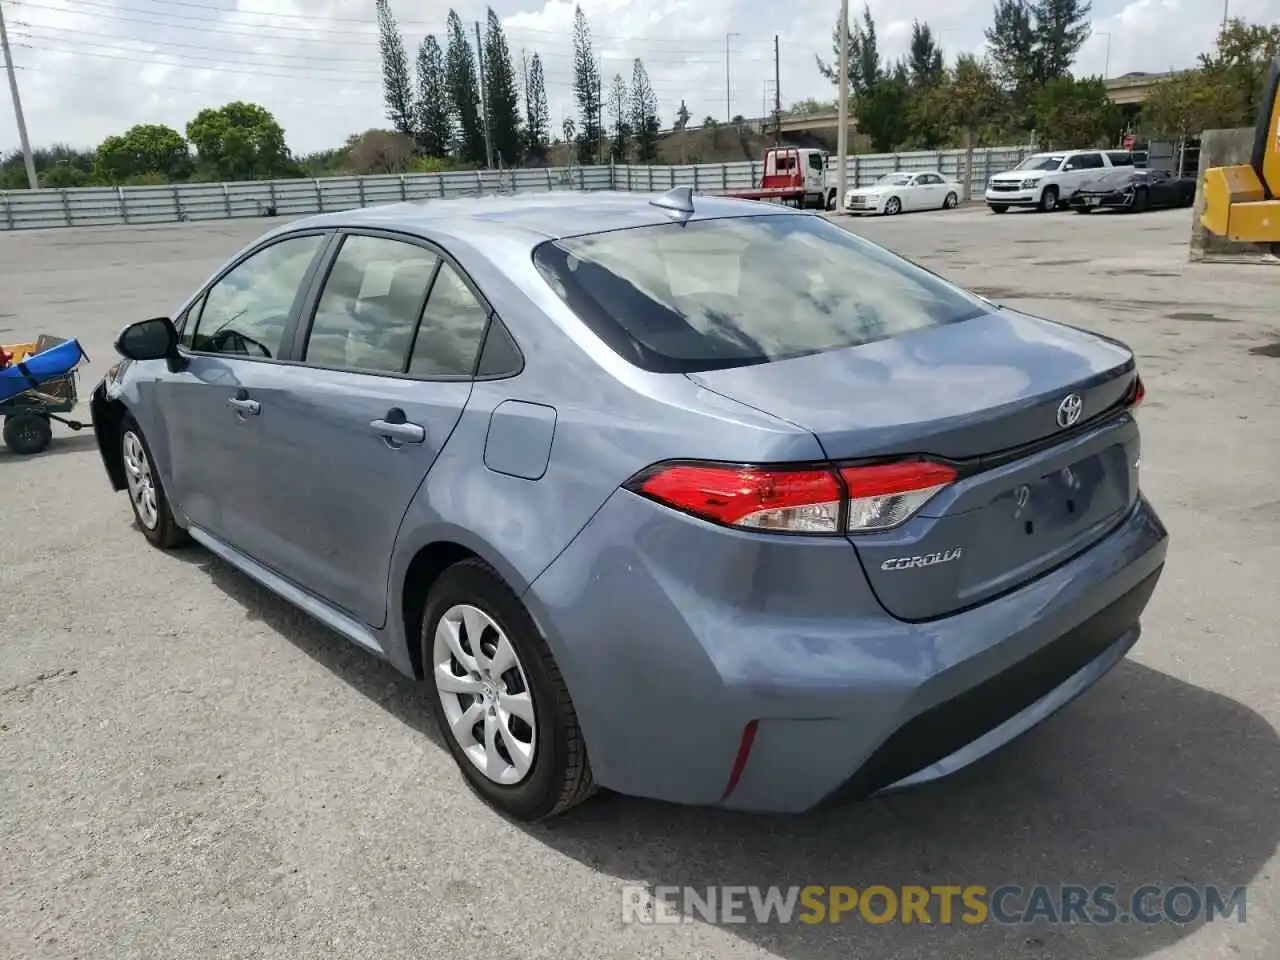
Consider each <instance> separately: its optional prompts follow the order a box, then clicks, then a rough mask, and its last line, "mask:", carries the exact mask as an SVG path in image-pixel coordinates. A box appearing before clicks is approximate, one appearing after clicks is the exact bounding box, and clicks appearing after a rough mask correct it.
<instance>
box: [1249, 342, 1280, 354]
mask: <svg viewBox="0 0 1280 960" xmlns="http://www.w3.org/2000/svg"><path fill="white" fill-rule="evenodd" d="M1249 352H1250V353H1251V354H1253V355H1254V356H1255V357H1280V340H1277V341H1276V342H1275V343H1264V344H1263V345H1262V346H1260V347H1252V348H1250V350H1249Z"/></svg>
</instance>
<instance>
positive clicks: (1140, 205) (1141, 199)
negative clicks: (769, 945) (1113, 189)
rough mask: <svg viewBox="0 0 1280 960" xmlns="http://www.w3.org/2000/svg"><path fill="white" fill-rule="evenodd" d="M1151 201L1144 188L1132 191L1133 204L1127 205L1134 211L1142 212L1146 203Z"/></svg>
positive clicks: (1145, 207)
mask: <svg viewBox="0 0 1280 960" xmlns="http://www.w3.org/2000/svg"><path fill="white" fill-rule="evenodd" d="M1150 202H1151V198H1150V197H1149V196H1148V195H1147V191H1145V190H1141V189H1139V190H1135V191H1134V192H1133V205H1132V206H1131V207H1129V209H1130V210H1132V211H1133V212H1134V213H1142V212H1143V211H1144V210H1146V209H1147V205H1148V204H1149V203H1150Z"/></svg>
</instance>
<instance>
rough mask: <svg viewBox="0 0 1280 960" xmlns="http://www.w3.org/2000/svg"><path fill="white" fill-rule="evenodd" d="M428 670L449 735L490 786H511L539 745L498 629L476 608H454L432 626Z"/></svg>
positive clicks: (520, 676) (523, 685) (522, 683)
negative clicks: (429, 670)
mask: <svg viewBox="0 0 1280 960" xmlns="http://www.w3.org/2000/svg"><path fill="white" fill-rule="evenodd" d="M432 671H433V673H434V679H435V686H436V691H437V693H438V694H439V697H440V704H441V706H442V707H443V708H444V715H445V720H446V721H447V724H448V727H449V734H450V736H452V737H453V738H454V739H455V740H456V741H457V743H458V746H459V747H461V748H462V752H463V753H464V754H465V755H466V757H467V759H468V760H470V761H471V763H472V764H473V765H474V766H475V768H476V769H477V770H479V771H480V772H481V773H482V774H484V776H485V777H486V778H488V779H489V780H491V781H493V782H494V783H498V784H502V785H504V786H512V785H514V784H517V783H519V782H520V781H522V780H523V779H524V778H525V777H526V776H528V774H529V770H530V769H531V768H532V766H533V760H534V754H535V751H536V749H537V745H538V730H537V719H536V717H535V714H534V708H533V696H532V692H531V690H530V687H529V682H528V678H527V677H526V675H525V671H524V666H523V665H522V664H521V663H520V658H519V656H518V655H517V654H516V651H515V648H514V647H513V646H512V645H511V641H510V640H509V639H508V638H507V635H506V633H504V632H503V630H502V628H501V627H499V626H498V624H497V623H496V622H495V621H494V619H493V618H492V617H490V616H489V615H488V614H487V613H485V612H484V611H483V610H481V609H480V608H479V607H475V606H472V605H471V604H456V605H454V606H452V607H450V608H449V609H448V610H446V611H445V612H444V614H443V616H441V617H440V619H439V621H438V622H437V623H436V629H435V635H434V637H433V639H432Z"/></svg>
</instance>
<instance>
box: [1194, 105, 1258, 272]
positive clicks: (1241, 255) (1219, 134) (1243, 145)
mask: <svg viewBox="0 0 1280 960" xmlns="http://www.w3.org/2000/svg"><path fill="white" fill-rule="evenodd" d="M1252 154H1253V127H1245V128H1242V129H1238V130H1206V131H1205V132H1204V135H1203V137H1202V138H1201V140H1200V173H1201V176H1200V182H1199V183H1198V184H1197V185H1196V205H1195V208H1194V210H1193V212H1192V219H1191V251H1190V258H1191V260H1193V261H1218V262H1231V261H1237V262H1248V263H1256V262H1259V261H1262V262H1268V261H1270V262H1274V263H1280V259H1277V258H1275V257H1273V256H1272V255H1271V252H1270V251H1269V250H1268V249H1267V248H1266V247H1262V246H1259V245H1258V244H1256V243H1237V242H1236V241H1234V240H1228V239H1226V238H1225V237H1217V236H1214V235H1213V234H1212V233H1210V232H1209V231H1208V230H1206V229H1205V228H1204V224H1202V223H1201V222H1200V215H1201V214H1203V213H1204V171H1205V170H1208V169H1209V168H1210V167H1232V166H1235V165H1237V164H1241V163H1249V162H1250V158H1251V156H1252Z"/></svg>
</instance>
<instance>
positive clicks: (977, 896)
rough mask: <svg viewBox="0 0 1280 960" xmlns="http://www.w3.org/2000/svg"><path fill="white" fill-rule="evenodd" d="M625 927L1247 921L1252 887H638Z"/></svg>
mask: <svg viewBox="0 0 1280 960" xmlns="http://www.w3.org/2000/svg"><path fill="white" fill-rule="evenodd" d="M622 897H623V902H622V922H623V923H641V924H654V923H694V922H701V923H713V924H734V923H755V924H771V923H780V924H787V923H807V924H816V923H846V922H862V923H871V924H885V923H904V924H911V923H914V924H929V925H934V924H937V925H949V924H969V925H976V924H984V923H996V924H1001V925H1018V924H1031V923H1048V924H1101V925H1108V924H1117V923H1118V924H1145V925H1151V924H1157V923H1177V924H1187V923H1196V922H1200V921H1207V922H1213V921H1216V920H1232V919H1233V920H1235V921H1236V922H1237V923H1244V922H1245V888H1244V887H1216V886H1202V887H1195V886H1190V885H1187V884H1180V885H1177V886H1171V887H1163V886H1161V885H1159V884H1154V883H1152V884H1144V885H1142V886H1139V887H1136V888H1133V889H1132V890H1131V891H1128V892H1121V890H1120V888H1119V887H1117V886H1115V885H1107V884H1103V885H1099V886H1078V885H1071V884H1063V885H1061V886H1057V887H1050V886H1046V885H1041V884H1037V885H1034V886H1030V887H1022V886H1019V885H1017V884H1004V885H1001V886H998V887H986V886H981V885H977V884H969V885H959V884H955V885H934V886H900V887H889V886H881V885H873V886H868V887H863V888H858V887H849V886H818V885H810V886H805V887H799V886H795V887H747V886H740V887H734V886H722V887H701V888H698V887H668V886H654V887H648V886H628V887H624V888H623V892H622Z"/></svg>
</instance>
